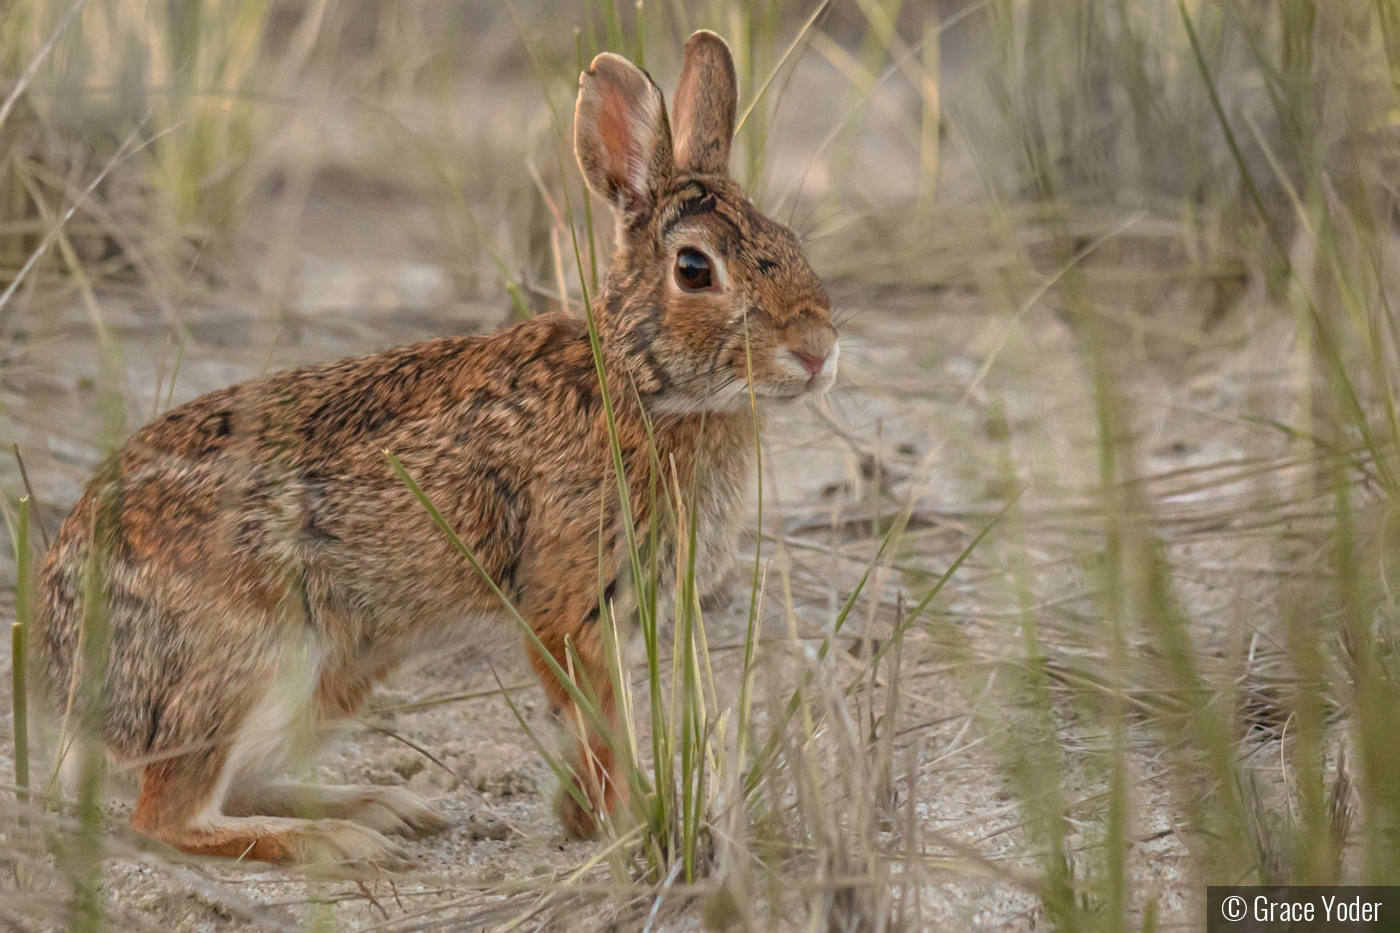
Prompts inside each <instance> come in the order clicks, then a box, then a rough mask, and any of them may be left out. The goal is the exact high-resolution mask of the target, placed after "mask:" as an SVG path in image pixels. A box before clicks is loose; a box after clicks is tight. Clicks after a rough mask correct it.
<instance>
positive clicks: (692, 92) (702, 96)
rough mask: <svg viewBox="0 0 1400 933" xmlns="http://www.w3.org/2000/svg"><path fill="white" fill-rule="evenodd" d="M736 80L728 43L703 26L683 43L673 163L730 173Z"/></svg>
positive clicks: (687, 169)
mask: <svg viewBox="0 0 1400 933" xmlns="http://www.w3.org/2000/svg"><path fill="white" fill-rule="evenodd" d="M738 104H739V83H738V80H737V79H736V78H735V76H734V59H733V57H732V56H731V55H730V54H729V45H728V44H727V43H726V42H725V41H724V40H723V39H721V38H720V37H719V36H717V35H715V34H714V33H712V32H710V31H709V30H707V29H702V30H700V31H699V32H697V33H696V34H695V35H693V36H691V37H690V41H689V42H687V43H686V44H685V65H684V66H683V67H682V68H681V81H680V84H679V85H678V86H677V87H676V98H675V107H676V165H677V166H678V167H679V168H680V170H681V171H682V172H693V173H695V174H697V175H727V174H729V142H730V140H731V139H733V138H734V111H735V110H736V109H737V107H738Z"/></svg>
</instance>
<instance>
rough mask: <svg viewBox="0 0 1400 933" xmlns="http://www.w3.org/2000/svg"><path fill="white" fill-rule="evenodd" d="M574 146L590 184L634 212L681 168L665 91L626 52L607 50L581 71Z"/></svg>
mask: <svg viewBox="0 0 1400 933" xmlns="http://www.w3.org/2000/svg"><path fill="white" fill-rule="evenodd" d="M574 152H575V154H576V155H577V156H578V164H579V167H580V168H581V169H583V177H584V178H586V179H588V186H589V187H590V188H592V189H593V190H594V191H596V192H597V193H598V194H600V195H602V196H603V197H604V198H607V199H608V201H609V202H611V203H612V205H613V206H614V207H616V208H617V209H618V210H621V211H623V212H625V213H628V214H636V213H640V212H642V211H644V210H646V209H647V208H649V207H650V206H651V205H652V204H653V203H654V202H655V200H656V197H655V196H656V193H657V192H658V191H659V190H661V189H662V188H663V187H664V186H665V185H666V184H667V183H668V182H669V181H670V179H671V176H672V175H673V174H674V173H675V162H674V161H673V160H672V158H671V131H670V129H669V128H668V127H667V124H666V105H665V103H664V102H662V100H661V91H659V90H657V87H656V85H655V84H652V83H651V78H649V77H647V76H646V74H645V73H644V72H643V71H642V70H641V69H639V68H638V67H637V66H636V65H633V64H632V63H631V62H629V61H628V60H627V59H625V58H623V57H621V56H620V55H614V54H612V53H611V52H604V53H603V54H601V55H599V56H598V57H597V58H595V59H593V64H592V65H590V66H589V67H588V70H587V71H585V72H584V73H583V74H582V75H581V76H579V91H578V109H577V111H576V112H575V114H574Z"/></svg>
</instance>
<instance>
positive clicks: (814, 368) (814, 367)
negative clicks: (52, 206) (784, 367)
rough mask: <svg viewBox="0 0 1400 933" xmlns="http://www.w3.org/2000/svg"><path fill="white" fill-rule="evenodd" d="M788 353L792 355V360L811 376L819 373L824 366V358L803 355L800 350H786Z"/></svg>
mask: <svg viewBox="0 0 1400 933" xmlns="http://www.w3.org/2000/svg"><path fill="white" fill-rule="evenodd" d="M788 352H789V353H791V354H792V356H793V359H795V360H797V362H799V363H801V364H802V368H803V369H805V370H807V372H808V373H809V374H811V375H813V376H815V375H816V374H817V373H819V372H821V371H822V367H823V366H825V365H826V357H825V356H813V355H812V354H810V353H803V352H802V351H801V350H794V349H792V348H791V347H789V348H788Z"/></svg>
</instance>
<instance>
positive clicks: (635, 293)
mask: <svg viewBox="0 0 1400 933" xmlns="http://www.w3.org/2000/svg"><path fill="white" fill-rule="evenodd" d="M737 104H738V88H737V84H736V81H735V76H734V64H733V60H732V58H731V57H730V54H729V46H728V45H726V44H725V42H724V40H723V39H721V38H720V37H719V36H717V35H715V34H714V33H712V32H703V31H702V32H697V33H696V34H695V35H693V36H692V37H691V38H690V41H689V42H688V43H686V48H685V64H684V66H683V68H682V70H681V79H680V84H679V86H678V87H677V89H676V96H675V100H674V105H675V130H674V135H673V134H672V130H671V127H670V125H669V124H668V121H667V119H666V105H665V102H664V101H663V100H662V97H661V92H660V90H658V89H657V87H656V85H655V84H653V83H652V81H651V79H650V78H649V77H648V76H647V75H646V73H645V72H643V71H641V70H640V69H638V68H637V67H636V66H635V65H633V64H632V63H631V62H629V61H627V60H626V59H624V58H621V57H619V56H617V55H613V54H611V53H604V54H602V55H599V56H598V57H597V58H595V59H593V63H592V65H591V66H590V67H589V69H588V71H586V72H584V73H583V75H582V77H581V78H580V87H579V96H578V110H577V113H576V115H575V122H574V148H575V150H576V152H577V155H578V160H579V165H580V167H581V168H582V169H583V174H584V177H585V178H586V179H587V180H588V185H589V187H590V188H592V189H593V190H594V191H595V192H597V193H598V195H599V196H601V197H603V198H606V199H607V200H608V202H609V203H610V204H611V205H612V207H613V209H614V211H615V212H616V214H617V249H616V253H615V254H614V256H613V265H612V269H611V271H610V272H609V273H608V282H607V289H606V291H605V293H604V295H603V296H602V300H601V302H600V304H601V307H600V308H599V313H598V326H599V331H600V333H601V335H602V339H603V340H604V341H605V342H607V343H608V344H610V345H611V346H612V347H613V348H614V349H617V350H621V351H622V353H623V355H624V356H625V358H626V359H627V360H629V361H630V363H631V373H630V375H631V377H632V379H633V380H635V381H636V383H637V386H638V388H639V389H640V390H641V391H642V393H643V394H644V395H645V396H647V397H648V402H649V406H650V407H651V408H652V409H653V410H656V411H661V412H698V411H726V410H730V411H732V410H736V409H739V408H743V407H746V406H747V405H748V404H749V388H748V384H749V379H748V373H749V371H750V367H751V368H752V373H753V389H754V394H755V395H757V396H758V397H759V398H764V399H795V398H799V397H801V396H804V395H808V394H819V393H821V392H825V391H826V390H827V389H829V388H830V387H831V384H832V383H833V382H834V381H835V379H836V360H837V355H838V347H837V343H836V328H835V327H834V326H832V323H831V309H830V303H829V301H828V299H827V296H826V291H825V290H824V289H823V288H822V284H821V282H820V281H819V280H818V279H817V276H816V274H815V273H814V272H813V271H812V268H811V266H809V265H808V264H807V260H806V258H805V257H804V256H803V254H802V248H801V246H800V245H799V243H798V241H797V237H796V236H795V235H794V234H793V233H792V231H791V230H789V229H788V228H787V227H785V226H783V225H782V224H779V223H775V222H774V221H772V220H770V219H768V218H767V217H765V216H763V215H762V214H761V213H759V212H758V210H757V209H756V208H755V207H754V206H753V203H752V202H751V201H749V199H748V198H746V197H745V196H744V193H743V191H741V190H740V188H739V186H738V184H736V183H735V182H734V180H733V179H732V178H730V177H729V143H730V140H731V138H732V137H733V135H734V114H735V110H736V107H737Z"/></svg>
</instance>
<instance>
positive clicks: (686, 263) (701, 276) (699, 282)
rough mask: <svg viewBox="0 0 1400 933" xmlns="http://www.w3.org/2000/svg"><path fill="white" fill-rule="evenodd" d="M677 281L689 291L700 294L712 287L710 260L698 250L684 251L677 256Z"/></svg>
mask: <svg viewBox="0 0 1400 933" xmlns="http://www.w3.org/2000/svg"><path fill="white" fill-rule="evenodd" d="M676 281H677V282H678V283H680V286H681V288H684V289H686V290H687V291H692V292H698V291H700V290H701V289H704V288H709V287H710V285H711V276H710V260H709V257H707V256H706V255H705V254H704V253H702V252H700V251H699V250H698V249H683V250H681V251H680V253H679V254H678V255H677V256H676Z"/></svg>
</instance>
